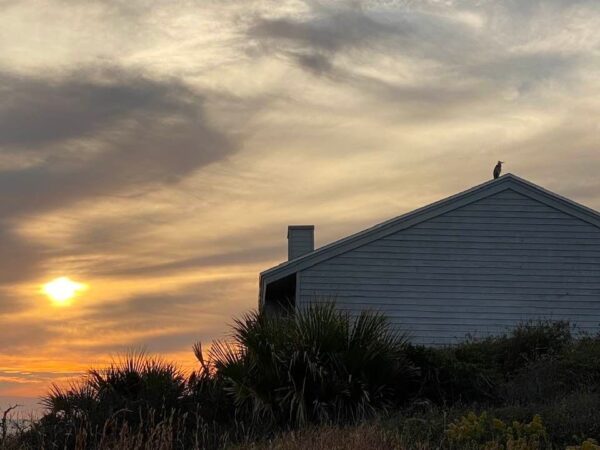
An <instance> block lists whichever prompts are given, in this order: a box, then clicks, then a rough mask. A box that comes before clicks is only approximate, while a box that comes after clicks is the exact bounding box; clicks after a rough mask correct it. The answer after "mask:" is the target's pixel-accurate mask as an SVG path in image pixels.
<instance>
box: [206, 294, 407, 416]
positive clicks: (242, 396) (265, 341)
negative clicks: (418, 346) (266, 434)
mask: <svg viewBox="0 0 600 450" xmlns="http://www.w3.org/2000/svg"><path fill="white" fill-rule="evenodd" d="M405 347H406V341H405V338H404V336H402V335H399V334H397V333H394V332H393V331H392V330H391V329H390V327H389V325H388V322H387V320H386V319H385V317H383V316H382V315H378V314H371V313H366V312H365V313H362V314H361V315H359V316H358V317H356V318H352V317H350V316H349V315H348V314H345V313H342V312H340V311H339V310H337V309H336V308H335V307H334V305H332V304H328V305H324V306H312V307H309V308H307V309H306V310H302V311H299V312H297V313H296V314H294V315H291V316H286V317H273V316H268V315H265V314H259V313H252V314H248V315H247V316H245V317H244V318H242V319H241V320H238V321H236V323H235V325H234V332H233V343H217V344H215V345H213V347H212V350H211V352H210V359H209V361H210V363H209V365H210V370H211V371H212V373H214V376H215V377H216V378H217V379H220V380H222V382H223V384H224V387H225V390H226V391H227V392H228V393H229V394H230V395H231V396H232V397H233V399H234V402H235V406H236V408H237V409H238V411H239V412H241V413H242V415H243V416H246V417H249V418H250V420H251V421H252V422H253V423H254V424H256V423H263V424H269V425H277V426H284V427H285V426H290V425H291V426H298V425H303V424H306V423H309V422H310V423H342V422H346V421H355V420H359V419H362V418H365V417H370V416H373V415H374V414H375V413H378V412H384V411H386V410H389V409H390V408H392V407H394V406H395V405H397V404H398V403H400V402H402V401H404V400H405V399H406V398H407V396H408V388H409V381H410V379H411V377H412V376H413V375H414V369H413V367H412V365H411V364H410V363H409V361H408V360H407V358H406V355H405Z"/></svg>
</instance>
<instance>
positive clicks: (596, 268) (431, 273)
mask: <svg viewBox="0 0 600 450" xmlns="http://www.w3.org/2000/svg"><path fill="white" fill-rule="evenodd" d="M299 280H300V285H299V288H298V292H299V298H298V299H297V305H298V306H299V307H303V306H306V305H307V304H310V303H318V302H322V301H328V300H330V299H332V298H333V299H335V301H336V304H337V305H338V307H339V308H341V309H343V310H346V311H350V312H352V313H357V312H359V311H361V310H363V309H372V310H378V311H381V312H384V313H385V314H387V315H388V316H389V318H390V320H391V322H392V323H393V324H394V325H395V326H397V327H398V329H400V330H402V331H407V332H409V333H410V335H411V337H412V340H413V341H414V342H417V343H423V344H448V343H452V342H456V340H457V339H462V338H464V336H465V335H466V334H467V333H470V334H472V335H479V336H481V335H486V334H490V333H498V332H501V331H505V330H506V329H507V327H511V326H513V325H514V324H516V323H517V322H519V321H524V320H529V319H540V318H541V319H552V320H561V319H565V320H570V321H571V322H574V323H577V325H578V327H579V328H580V329H581V330H585V331H591V332H595V331H598V330H599V324H600V228H598V227H596V226H594V225H591V224H589V223H587V222H585V221H583V220H581V219H578V218H575V217H573V216H570V215H568V214H566V213H564V212H561V211H559V210H557V209H554V208H552V207H550V206H547V205H545V204H543V203H541V202H538V201H537V200H533V199H531V198H529V197H527V196H524V195H522V194H520V193H517V192H515V191H513V190H505V191H502V192H500V193H498V194H496V195H493V196H491V197H487V198H484V199H483V200H479V201H477V202H474V203H471V204H469V205H466V206H463V207H461V208H459V209H455V210H452V211H450V212H447V213H445V214H443V215H441V216H438V217H435V218H433V219H429V220H427V221H425V222H422V223H420V224H418V225H415V226H413V227H411V228H408V229H405V230H402V231H399V232H396V233H395V234H392V235H389V236H387V237H384V238H381V239H379V240H377V241H374V242H371V243H369V244H366V245H364V246H362V247H359V248H357V249H354V250H351V251H349V252H347V253H344V254H341V255H338V256H334V257H333V258H331V259H328V260H326V261H323V262H320V263H318V264H316V265H315V266H312V267H310V268H307V269H305V270H302V271H301V272H300V277H299Z"/></svg>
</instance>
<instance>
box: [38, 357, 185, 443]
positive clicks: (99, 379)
mask: <svg viewBox="0 0 600 450" xmlns="http://www.w3.org/2000/svg"><path fill="white" fill-rule="evenodd" d="M185 394H186V379H185V377H184V376H183V374H182V373H181V372H180V371H179V369H178V368H177V367H176V366H174V365H173V364H170V363H167V362H164V361H163V360H161V359H157V358H149V357H147V356H146V355H145V354H143V353H137V354H136V353H132V354H129V355H127V356H125V357H124V358H122V359H120V360H117V361H115V362H113V363H112V364H111V365H110V366H109V367H107V368H106V369H104V370H95V369H92V370H90V371H89V372H88V374H87V375H86V377H85V378H84V379H82V380H81V381H80V382H79V383H75V384H72V385H71V386H69V387H66V388H63V387H59V386H57V385H54V386H53V387H52V388H51V390H50V392H49V393H48V394H47V395H46V397H45V398H43V400H42V402H43V405H44V406H45V408H46V410H47V412H46V414H45V415H44V417H43V418H42V419H41V420H40V422H39V423H38V424H37V425H36V432H37V433H32V434H31V435H32V436H34V435H37V436H38V437H41V438H43V439H44V440H51V441H56V442H64V443H65V445H66V446H67V447H71V446H74V445H75V441H76V440H77V439H78V438H77V436H78V435H81V434H82V433H83V434H84V435H85V436H86V441H88V438H89V440H91V441H94V440H95V439H100V438H103V437H107V436H111V435H112V434H115V433H118V432H120V431H121V430H122V429H123V426H125V425H126V426H127V428H128V429H131V430H134V431H144V430H148V429H152V428H154V427H156V426H157V425H158V424H162V423H165V422H168V421H169V420H171V419H172V417H173V416H175V415H177V414H178V413H180V412H182V411H183V410H184V409H185V408H184V406H185V405H184V402H185ZM79 439H81V437H80V438H79Z"/></svg>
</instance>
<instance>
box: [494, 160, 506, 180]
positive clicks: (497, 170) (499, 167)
mask: <svg viewBox="0 0 600 450" xmlns="http://www.w3.org/2000/svg"><path fill="white" fill-rule="evenodd" d="M502 164H504V161H498V164H496V167H494V180H495V179H496V178H498V177H499V176H500V172H502Z"/></svg>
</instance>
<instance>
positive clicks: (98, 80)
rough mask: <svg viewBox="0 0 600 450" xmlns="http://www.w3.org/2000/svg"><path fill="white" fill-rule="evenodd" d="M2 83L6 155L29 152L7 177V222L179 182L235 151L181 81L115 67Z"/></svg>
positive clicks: (1, 178)
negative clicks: (16, 216)
mask: <svg viewBox="0 0 600 450" xmlns="http://www.w3.org/2000/svg"><path fill="white" fill-rule="evenodd" d="M1 77H2V79H3V98H5V99H6V101H3V102H2V104H0V149H1V152H2V153H4V154H17V152H18V154H20V155H23V152H27V153H30V154H31V156H30V158H29V161H28V162H27V164H25V165H24V167H23V166H21V167H15V168H4V169H3V170H1V171H0V212H1V213H2V214H4V216H6V215H7V214H8V215H10V214H17V213H23V212H30V211H35V212H38V213H39V212H41V211H44V210H49V209H54V208H60V207H64V206H68V205H69V204H71V203H73V202H77V201H82V200H90V199H93V197H95V196H102V195H112V194H116V193H119V192H123V191H127V190H128V189H139V188H143V187H145V186H148V185H159V184H164V183H173V182H177V181H178V180H180V179H181V178H183V177H185V176H187V175H189V174H191V173H193V172H194V171H195V170H197V169H198V168H200V167H202V166H205V165H207V164H209V163H211V162H214V161H218V160H221V159H223V158H225V157H227V156H228V155H229V154H231V153H232V152H233V151H235V150H236V145H235V143H234V142H232V141H231V139H229V138H228V137H226V136H225V135H224V134H223V133H221V132H219V131H218V130H216V129H215V128H214V127H213V126H212V125H211V124H210V123H209V121H208V119H207V118H206V114H205V112H204V104H203V103H204V96H203V95H202V94H201V93H198V92H196V91H194V90H192V89H190V88H188V87H186V86H185V85H184V84H182V83H181V82H179V81H173V80H153V79H151V78H148V77H146V76H144V75H142V74H139V73H136V72H131V71H129V72H128V71H124V70H122V69H114V68H113V69H104V70H86V71H77V72H75V73H72V74H69V75H66V76H62V77H59V78H58V79H52V78H31V77H29V78H27V77H22V76H21V77H19V76H16V75H10V76H9V75H6V74H5V75H2V76H1Z"/></svg>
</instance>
